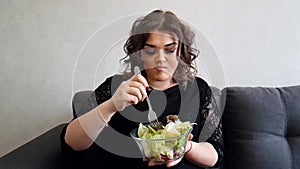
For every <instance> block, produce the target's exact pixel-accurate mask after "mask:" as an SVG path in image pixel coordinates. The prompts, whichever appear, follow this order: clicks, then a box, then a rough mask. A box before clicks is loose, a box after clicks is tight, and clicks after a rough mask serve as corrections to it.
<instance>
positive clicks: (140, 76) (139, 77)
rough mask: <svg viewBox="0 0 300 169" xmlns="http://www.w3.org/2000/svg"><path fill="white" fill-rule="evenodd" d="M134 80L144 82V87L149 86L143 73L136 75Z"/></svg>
mask: <svg viewBox="0 0 300 169" xmlns="http://www.w3.org/2000/svg"><path fill="white" fill-rule="evenodd" d="M132 80H134V81H137V82H140V83H142V84H143V86H144V87H147V86H149V84H148V82H147V80H146V79H145V77H144V76H142V75H141V74H137V75H134V76H133V78H132Z"/></svg>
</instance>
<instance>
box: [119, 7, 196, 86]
mask: <svg viewBox="0 0 300 169" xmlns="http://www.w3.org/2000/svg"><path fill="white" fill-rule="evenodd" d="M154 30H157V31H161V32H165V33H168V34H170V35H172V36H175V37H177V38H178V40H179V44H178V50H177V53H176V54H177V56H179V58H180V59H179V64H178V67H177V68H176V71H175V73H174V75H173V79H174V80H175V81H177V82H186V81H187V80H190V79H193V78H194V77H195V76H196V74H197V68H196V66H195V65H194V64H193V61H194V60H195V59H196V58H197V57H198V55H199V50H198V49H195V48H193V47H192V45H193V43H194V38H195V33H194V32H193V31H192V30H191V29H190V28H189V27H188V26H187V25H185V24H184V23H183V22H182V21H181V20H180V19H179V18H178V17H177V16H176V15H175V14H174V13H173V12H171V11H163V10H154V11H152V12H151V13H149V14H148V15H146V16H144V17H140V18H138V19H137V20H136V21H135V22H134V23H133V25H132V29H131V32H130V37H129V38H128V39H127V41H126V43H125V44H124V51H125V53H126V56H125V57H124V58H122V59H121V61H124V62H123V63H124V64H125V65H126V69H125V71H124V73H126V72H127V73H128V72H129V73H132V72H134V71H133V69H134V67H135V66H136V65H137V66H139V67H140V68H143V63H142V61H141V59H140V51H141V50H142V49H143V48H144V45H145V43H146V41H147V39H148V37H149V35H150V33H151V31H154Z"/></svg>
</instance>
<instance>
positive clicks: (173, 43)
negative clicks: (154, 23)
mask: <svg viewBox="0 0 300 169" xmlns="http://www.w3.org/2000/svg"><path fill="white" fill-rule="evenodd" d="M173 45H177V43H176V42H172V43H169V44H166V45H165V46H164V47H169V46H173ZM145 46H149V47H152V48H155V47H156V46H155V45H152V44H149V43H146V44H145Z"/></svg>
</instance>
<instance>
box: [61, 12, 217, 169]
mask: <svg viewBox="0 0 300 169" xmlns="http://www.w3.org/2000/svg"><path fill="white" fill-rule="evenodd" d="M193 41H194V33H193V32H192V31H191V29H190V28H189V27H188V26H186V25H185V24H184V23H183V22H182V21H180V20H179V19H178V18H177V16H176V15H175V14H174V13H172V12H170V11H166V12H165V11H162V10H155V11H152V12H151V13H150V14H148V15H146V16H145V17H141V18H139V19H137V20H136V21H135V22H134V24H133V26H132V30H131V34H130V37H129V38H128V40H127V42H126V43H125V45H124V50H125V52H126V54H127V55H126V57H125V58H123V59H122V60H123V61H124V63H125V64H126V65H127V68H126V70H125V71H124V74H122V75H114V76H111V77H108V78H107V79H106V80H105V81H104V82H103V83H102V84H101V85H100V86H99V87H98V88H97V89H96V90H95V96H96V101H97V104H98V106H96V107H95V108H93V109H92V110H90V111H88V112H86V113H85V114H83V115H81V116H79V117H76V118H74V119H73V120H72V121H71V122H70V123H69V124H68V125H67V126H66V127H65V128H64V130H63V131H62V134H61V142H62V148H63V150H64V152H67V155H68V156H70V160H71V164H75V165H74V166H77V167H78V166H80V165H81V167H83V168H88V166H89V165H91V166H93V165H96V166H97V167H98V168H101V167H104V166H107V165H109V166H111V167H119V166H120V167H124V168H148V167H150V168H166V167H174V168H199V167H200V168H201V167H216V166H218V165H219V164H220V163H221V161H222V156H223V140H222V130H221V125H220V124H219V123H218V120H215V121H213V122H212V124H213V125H214V127H215V128H214V127H211V128H214V129H215V130H214V131H213V133H212V134H211V136H210V137H209V138H208V139H207V140H205V141H201V142H199V136H200V134H201V130H202V129H203V126H204V124H205V121H206V120H207V118H208V115H209V114H210V113H212V114H211V115H210V116H209V117H213V113H214V112H213V111H212V110H213V107H212V105H213V101H212V100H213V99H212V96H211V90H210V88H209V86H208V84H207V83H206V82H205V81H204V80H203V79H201V78H199V77H196V73H197V70H196V67H195V66H194V65H193V60H194V59H195V58H197V56H198V53H199V52H198V50H197V49H194V48H193V47H192V45H193ZM136 66H138V67H139V68H140V69H141V70H142V71H141V73H138V74H135V73H134V67H136ZM155 93H156V94H155ZM147 95H153V97H152V99H151V97H150V99H151V104H154V106H153V107H154V110H155V112H156V113H157V114H158V119H159V120H160V121H161V120H162V119H163V118H164V117H165V116H167V115H174V114H175V115H178V116H179V118H180V119H181V120H190V121H191V122H195V123H197V125H194V127H193V130H192V135H191V136H192V137H190V139H191V140H190V141H189V142H188V144H187V145H186V153H185V155H184V157H183V158H181V159H178V160H176V161H172V162H171V161H170V162H168V163H167V164H166V165H162V164H157V163H155V162H153V161H145V160H142V159H141V158H130V157H124V156H121V155H118V154H114V153H110V152H109V151H106V150H104V149H103V148H102V147H101V146H98V145H96V144H95V140H96V138H99V137H100V138H101V139H106V138H104V135H102V132H103V131H104V130H106V126H107V125H109V126H111V127H112V128H114V129H115V130H116V131H118V132H119V133H122V134H124V135H129V132H130V131H131V130H132V129H134V128H137V127H138V125H139V123H140V122H141V121H136V120H135V121H134V120H130V118H126V113H127V114H128V112H129V113H133V112H134V111H136V112H137V113H139V114H145V113H144V112H143V111H145V110H147V104H146V100H145V98H146V96H147ZM156 97H158V98H156ZM137 116H138V114H137ZM145 116H146V114H145ZM120 144H124V146H126V143H124V142H122V143H120ZM83 158H84V159H85V160H82V159H83ZM74 159H76V160H74ZM72 160H73V161H72ZM105 163H107V165H106V164H105ZM99 166H101V167H99Z"/></svg>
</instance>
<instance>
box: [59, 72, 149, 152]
mask: <svg viewBox="0 0 300 169" xmlns="http://www.w3.org/2000/svg"><path fill="white" fill-rule="evenodd" d="M111 83H112V78H108V79H107V80H106V81H105V82H104V83H103V84H101V85H100V86H99V87H98V88H97V89H96V91H95V95H96V100H97V103H98V104H99V105H98V106H97V107H95V108H94V109H92V110H90V111H89V112H87V113H85V114H83V115H81V116H80V117H78V118H75V119H74V120H73V121H71V122H70V123H69V124H68V126H67V128H66V133H65V136H64V140H65V142H66V144H67V145H68V146H70V147H71V148H72V149H73V150H76V151H80V150H84V149H87V148H89V147H90V146H91V145H92V143H93V142H94V141H95V139H96V138H97V136H98V135H99V134H100V132H101V131H102V130H103V128H104V127H105V125H107V123H108V122H109V121H110V119H111V117H112V116H113V115H114V114H115V113H116V112H117V111H122V110H123V109H124V108H125V107H127V106H128V105H130V104H137V103H138V102H139V101H142V100H144V99H145V97H146V95H147V93H146V87H147V86H148V83H147V81H146V79H145V78H144V77H142V75H140V74H139V75H135V76H133V77H132V78H130V79H128V80H126V81H123V82H120V85H119V87H118V88H117V90H116V91H115V92H114V94H113V95H112V94H111V85H112V84H111Z"/></svg>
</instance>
